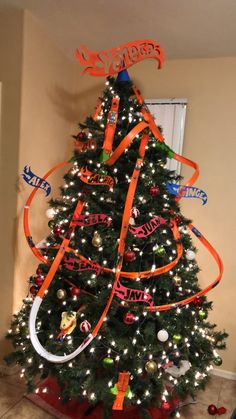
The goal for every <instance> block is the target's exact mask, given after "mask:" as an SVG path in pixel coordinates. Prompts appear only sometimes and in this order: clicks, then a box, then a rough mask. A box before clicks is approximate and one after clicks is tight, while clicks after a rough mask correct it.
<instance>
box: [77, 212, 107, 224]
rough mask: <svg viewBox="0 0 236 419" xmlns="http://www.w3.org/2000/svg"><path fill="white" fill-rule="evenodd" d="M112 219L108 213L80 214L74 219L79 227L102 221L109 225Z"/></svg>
mask: <svg viewBox="0 0 236 419" xmlns="http://www.w3.org/2000/svg"><path fill="white" fill-rule="evenodd" d="M111 221H112V219H111V218H110V217H108V215H106V214H89V215H80V216H79V217H78V218H74V219H73V223H74V224H75V225H77V226H79V227H86V226H92V225H94V224H101V223H104V224H106V225H107V226H108V227H109V225H110V224H111Z"/></svg>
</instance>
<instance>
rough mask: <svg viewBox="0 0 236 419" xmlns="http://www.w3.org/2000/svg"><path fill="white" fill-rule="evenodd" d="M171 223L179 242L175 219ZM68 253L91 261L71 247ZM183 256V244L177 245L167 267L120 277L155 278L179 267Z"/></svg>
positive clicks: (105, 269) (108, 271)
mask: <svg viewBox="0 0 236 419" xmlns="http://www.w3.org/2000/svg"><path fill="white" fill-rule="evenodd" d="M171 221H172V222H173V225H174V226H173V228H172V231H173V237H174V239H175V240H179V238H180V235H179V230H178V227H177V225H176V222H175V220H174V219H173V220H171ZM57 248H58V247H57ZM67 251H68V252H72V253H74V254H75V255H76V256H77V257H78V258H79V259H81V260H83V261H84V262H86V261H89V260H88V259H86V258H85V257H84V256H83V255H81V254H79V253H78V252H77V251H76V250H74V249H72V248H71V247H67ZM182 254H183V245H182V244H181V243H177V257H176V258H175V259H174V260H173V261H172V262H170V263H168V264H167V265H165V266H162V267H161V268H157V269H155V270H154V271H140V272H126V271H121V272H120V276H121V277H122V278H130V279H136V278H143V279H148V278H150V277H153V276H158V275H161V274H163V273H166V272H169V270H170V269H172V268H173V267H174V266H175V265H177V263H178V261H179V259H180V258H181V256H182ZM102 270H103V271H104V272H107V273H112V272H114V270H113V269H110V268H106V267H102Z"/></svg>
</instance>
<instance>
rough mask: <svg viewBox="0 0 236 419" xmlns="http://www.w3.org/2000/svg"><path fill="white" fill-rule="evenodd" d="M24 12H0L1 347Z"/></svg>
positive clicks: (8, 307)
mask: <svg viewBox="0 0 236 419" xmlns="http://www.w3.org/2000/svg"><path fill="white" fill-rule="evenodd" d="M22 37H23V14H22V13H21V12H17V11H14V12H13V11H11V12H8V11H6V12H4V13H3V12H2V13H0V82H2V106H1V108H2V115H1V121H0V127H1V133H0V141H1V143H0V152H1V154H0V160H1V167H0V174H1V175H0V184H1V188H0V197H1V205H0V211H1V214H0V220H1V227H0V231H1V240H0V258H1V261H0V266H1V275H0V284H1V293H0V307H1V320H0V348H1V351H5V350H6V349H7V343H6V341H5V340H4V335H5V333H6V330H7V329H8V327H9V319H10V313H11V311H12V299H13V273H14V243H15V240H16V229H15V217H16V205H17V195H16V179H17V174H18V153H19V126H20V97H21V68H22Z"/></svg>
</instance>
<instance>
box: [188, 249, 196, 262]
mask: <svg viewBox="0 0 236 419" xmlns="http://www.w3.org/2000/svg"><path fill="white" fill-rule="evenodd" d="M195 257H196V254H195V252H194V251H193V250H187V251H186V259H188V260H193V259H195Z"/></svg>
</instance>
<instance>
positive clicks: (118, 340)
mask: <svg viewBox="0 0 236 419" xmlns="http://www.w3.org/2000/svg"><path fill="white" fill-rule="evenodd" d="M79 127H80V131H79V132H78V133H77V134H76V135H75V136H74V139H75V151H74V155H73V157H72V159H71V160H70V162H69V163H68V164H69V166H70V168H69V171H68V172H67V173H66V175H65V176H64V184H63V186H62V187H61V195H60V197H59V198H57V199H51V200H50V206H51V208H50V209H49V210H48V211H47V215H48V217H49V218H50V221H49V223H48V225H49V228H50V230H51V231H50V234H49V235H48V237H47V239H46V240H45V245H44V246H43V247H42V248H41V249H40V248H39V247H36V246H35V245H34V243H33V240H32V238H31V236H30V232H29V228H28V211H29V206H30V203H31V201H32V199H33V197H34V195H35V193H36V191H37V190H38V189H37V188H35V189H34V191H33V193H32V194H31V195H30V198H29V200H28V201H27V203H26V207H25V217H24V225H25V231H26V236H27V239H28V243H29V245H30V247H31V249H32V251H33V253H34V254H35V255H36V256H37V257H38V258H39V260H40V264H39V266H38V268H37V270H36V274H34V275H32V276H31V277H30V279H29V284H30V286H29V294H28V296H27V298H25V299H24V301H23V306H22V308H21V310H20V311H19V312H18V313H17V314H16V315H14V318H13V320H12V325H11V330H9V332H8V335H7V337H8V338H9V339H11V340H12V342H13V345H14V347H15V350H14V352H12V353H11V354H10V355H8V356H7V362H8V363H12V362H16V363H17V364H19V365H21V366H22V372H21V375H22V377H24V378H25V380H26V382H27V384H28V390H29V391H30V392H31V391H33V390H34V389H35V387H36V384H35V383H36V377H37V378H38V374H39V373H40V375H41V377H42V378H45V377H48V376H51V377H54V378H55V379H56V380H57V381H58V383H59V385H60V397H61V399H63V400H64V401H65V402H66V401H68V400H69V399H78V400H84V399H86V400H88V401H89V404H91V405H96V403H97V402H99V401H102V402H103V406H104V415H106V417H110V416H111V412H112V409H117V410H121V409H123V408H124V409H125V408H126V406H129V405H137V406H138V407H139V412H140V414H143V417H150V416H148V410H147V409H148V408H149V407H150V406H158V407H160V408H161V409H162V410H163V412H166V413H168V414H169V413H171V411H172V407H173V406H172V405H171V401H172V400H173V399H174V398H175V397H176V396H178V397H179V399H181V398H185V397H186V395H191V396H192V397H194V396H195V395H196V392H197V390H198V389H203V388H204V386H205V384H206V382H207V379H208V376H209V371H210V370H211V368H212V364H213V365H220V364H221V363H222V360H221V358H220V356H219V355H218V353H217V349H223V348H224V347H225V343H224V339H225V338H226V336H227V334H226V333H224V332H218V331H216V330H215V325H214V324H211V323H210V322H209V321H208V320H207V317H208V311H209V310H211V309H212V303H211V302H208V301H207V298H206V296H205V294H206V292H208V291H209V290H210V289H211V288H213V287H214V286H215V285H217V283H218V282H219V280H220V278H221V273H222V263H221V261H220V258H219V256H218V254H217V253H216V251H215V250H214V249H213V247H212V246H211V245H210V244H209V243H208V242H207V240H206V239H205V238H204V237H203V236H202V235H201V233H200V232H199V231H198V230H197V229H196V228H195V227H194V226H193V225H192V224H191V222H190V220H189V219H186V218H185V217H184V216H183V215H182V214H181V212H180V206H179V200H180V199H181V197H182V196H183V194H184V192H185V191H186V188H185V189H184V188H183V187H182V188H180V189H179V193H178V195H177V196H176V194H173V191H171V189H170V185H172V186H173V185H174V186H177V185H178V182H179V181H180V180H181V178H180V176H178V175H177V174H176V173H175V172H173V171H169V170H168V169H167V168H166V163H167V158H176V159H177V160H179V161H181V162H182V163H184V164H188V165H190V166H191V167H192V168H193V169H194V170H195V172H194V174H193V176H192V177H191V179H190V180H189V181H188V182H187V186H188V187H191V185H192V184H193V183H194V182H195V180H196V178H197V176H198V167H197V165H196V164H195V163H193V162H191V161H190V160H188V159H186V158H184V157H181V156H178V155H177V154H175V153H174V152H173V150H171V149H170V148H169V147H168V146H167V145H166V144H165V142H164V138H163V136H162V133H161V130H160V128H159V127H158V126H156V125H155V123H154V120H153V118H152V116H151V115H150V114H149V112H148V110H147V109H146V107H145V104H144V101H143V99H142V96H141V94H140V92H139V90H138V89H137V88H136V87H135V86H134V85H133V83H132V81H131V80H130V78H129V75H128V73H127V71H126V70H125V69H124V68H123V69H122V68H121V71H119V74H118V77H117V78H115V77H110V76H109V77H108V78H107V81H106V83H105V90H104V92H103V95H102V96H101V98H99V101H98V104H97V107H96V110H95V113H94V115H93V116H90V117H88V118H87V119H86V121H85V122H84V123H82V124H79ZM64 164H66V163H64ZM59 166H60V165H59ZM53 170H54V169H53ZM51 172H52V170H51V171H49V172H48V174H47V175H45V176H44V178H43V179H44V181H45V182H46V178H47V176H48V175H49V174H50V173H51ZM168 185H169V186H168ZM41 186H42V182H41ZM191 231H192V232H193V233H194V234H195V235H196V236H197V237H198V238H199V240H200V241H201V242H202V244H204V245H205V246H206V247H207V248H208V250H209V251H210V252H211V254H212V255H213V257H214V258H215V260H216V262H217V263H218V266H219V270H220V273H219V275H218V277H217V279H216V280H215V281H214V282H213V283H212V284H211V285H210V286H209V287H207V288H206V289H204V290H202V289H201V288H200V286H199V283H198V278H197V275H198V272H199V268H198V265H197V262H196V259H195V256H196V253H195V252H196V249H195V247H194V245H193V242H192V238H191V234H192V233H191V234H190V232H191ZM28 322H29V328H28Z"/></svg>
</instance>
